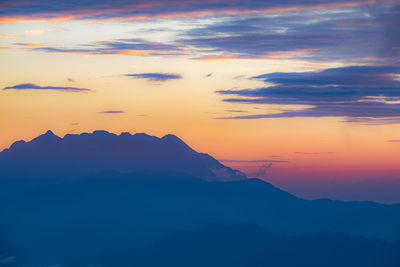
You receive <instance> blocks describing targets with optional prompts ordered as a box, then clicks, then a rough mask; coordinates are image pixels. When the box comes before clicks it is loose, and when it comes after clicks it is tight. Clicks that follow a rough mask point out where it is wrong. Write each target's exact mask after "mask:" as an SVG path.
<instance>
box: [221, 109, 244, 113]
mask: <svg viewBox="0 0 400 267" xmlns="http://www.w3.org/2000/svg"><path fill="white" fill-rule="evenodd" d="M225 111H226V112H233V113H242V112H246V111H244V110H240V109H228V110H225Z"/></svg>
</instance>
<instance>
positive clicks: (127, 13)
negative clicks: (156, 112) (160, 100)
mask: <svg viewBox="0 0 400 267" xmlns="http://www.w3.org/2000/svg"><path fill="white" fill-rule="evenodd" d="M380 2H381V3H386V2H390V0H381V1H380ZM374 3H375V1H372V0H351V1H348V0H333V1H321V0H308V1H303V2H299V1H295V0H288V1H260V0H250V1H246V3H245V4H243V2H242V1H239V0H231V1H228V2H227V1H222V0H210V1H206V2H204V1H200V0H194V1H189V2H188V1H175V0H173V1H161V0H147V1H146V0H138V1H129V0H121V1H118V3H115V1H112V0H99V1H98V0H88V1H66V2H64V3H62V5H60V4H59V3H58V2H57V1H51V0H35V1H33V0H14V1H9V2H7V3H2V4H1V11H2V12H1V13H0V22H2V23H17V22H24V21H25V22H26V21H39V22H53V21H63V20H71V19H84V20H89V21H118V20H147V19H154V18H164V19H165V18H193V17H205V16H216V15H237V14H240V15H246V14H254V13H286V12H293V11H304V10H318V9H322V10H323V9H340V8H354V7H357V6H363V5H371V4H374Z"/></svg>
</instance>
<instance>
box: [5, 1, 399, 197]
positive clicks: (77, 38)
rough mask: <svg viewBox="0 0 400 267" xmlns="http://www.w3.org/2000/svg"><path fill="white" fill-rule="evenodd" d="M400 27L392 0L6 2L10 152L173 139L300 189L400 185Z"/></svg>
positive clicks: (321, 192) (319, 193) (317, 193)
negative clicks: (141, 136)
mask: <svg viewBox="0 0 400 267" xmlns="http://www.w3.org/2000/svg"><path fill="white" fill-rule="evenodd" d="M399 17H400V5H399V3H398V1H392V0H385V1H379V2H371V1H364V0H353V1H350V2H348V1H343V0H335V1H333V2H332V1H329V2H328V1H317V0H311V1H300V2H295V1H291V0H288V1H281V2H279V3H278V2H268V1H265V2H263V1H261V2H260V1H248V2H246V4H243V3H241V4H239V2H237V1H236V0H232V1H222V0H212V1H207V2H206V3H203V4H202V2H197V1H195V2H193V4H192V5H189V4H188V3H184V2H183V3H181V2H179V1H178V2H176V1H172V2H171V3H170V5H168V4H166V3H165V2H160V1H158V0H151V1H150V2H146V3H142V2H141V1H139V2H130V1H121V2H119V4H118V5H114V4H112V2H110V1H108V0H103V1H100V2H91V1H89V2H85V3H79V2H64V3H63V4H62V5H60V6H58V5H56V4H54V3H52V2H51V1H47V0H40V1H35V2H32V1H12V2H9V1H4V2H2V3H1V4H0V48H2V49H0V60H1V62H2V64H0V72H1V74H0V77H1V80H0V125H1V126H2V131H1V132H0V150H3V149H5V148H7V147H9V146H10V145H11V144H12V142H14V141H15V140H28V139H32V138H34V137H35V136H38V135H39V134H40V133H42V132H43V131H45V129H48V128H51V129H53V131H54V132H56V133H57V134H59V135H66V134H68V133H76V132H91V131H93V130H95V129H104V130H107V131H110V132H122V131H134V132H145V133H148V134H150V135H154V136H161V135H163V134H165V133H169V132H171V133H174V134H175V135H177V136H179V137H180V138H182V139H184V140H185V141H186V142H188V143H189V144H190V145H191V146H192V147H193V148H194V149H195V150H197V151H205V152H207V153H209V154H211V155H213V156H214V157H215V158H217V159H222V160H225V164H227V165H229V166H231V167H233V168H238V169H241V170H242V171H244V172H246V173H247V174H258V176H262V177H261V178H262V179H264V180H266V181H270V182H272V183H273V184H276V185H278V186H280V187H282V188H285V189H287V190H290V191H291V192H303V193H305V192H306V191H307V189H306V188H303V187H305V186H306V185H307V184H310V185H311V184H314V185H316V184H318V183H324V184H328V183H341V184H346V183H347V184H350V183H357V182H363V181H368V180H384V179H388V178H390V179H393V180H396V181H397V180H399V181H400V161H399V159H400V132H399V129H400V128H399V127H400V106H399V105H400V78H399V77H400V65H399V64H400V41H399V38H398V36H400V32H399V29H400V27H398V25H399V24H400V21H399ZM383 178H384V179H383ZM302 184H303V185H304V186H302ZM326 188H327V187H326ZM389 188H390V186H389ZM309 189H310V190H312V192H311V196H312V195H313V196H319V197H323V196H324V195H326V196H328V195H329V197H331V198H335V194H328V193H327V192H326V190H325V191H324V190H319V189H318V187H313V186H310V187H309ZM371 194H372V195H373V193H371ZM304 196H305V195H304ZM336 197H337V198H339V199H340V198H341V196H339V195H337V196H336Z"/></svg>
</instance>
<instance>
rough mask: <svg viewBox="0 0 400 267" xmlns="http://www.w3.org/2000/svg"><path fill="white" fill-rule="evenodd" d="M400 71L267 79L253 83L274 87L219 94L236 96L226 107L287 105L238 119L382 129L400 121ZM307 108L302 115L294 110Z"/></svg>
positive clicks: (368, 69)
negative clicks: (335, 120)
mask: <svg viewBox="0 0 400 267" xmlns="http://www.w3.org/2000/svg"><path fill="white" fill-rule="evenodd" d="M399 74H400V66H399V65H388V66H350V67H342V68H331V69H326V70H323V71H320V72H299V73H267V74H262V75H258V76H255V77H252V78H251V79H257V80H262V81H264V82H266V83H267V84H268V85H269V86H266V87H261V88H256V89H241V90H219V91H216V92H217V93H218V94H221V95H231V96H236V98H235V97H234V98H226V99H224V101H225V102H231V103H246V104H267V105H282V106H283V107H285V108H282V110H283V111H282V112H278V113H267V114H255V115H246V116H236V117H228V118H234V119H261V118H294V117H346V118H347V119H346V121H347V122H355V123H357V122H358V123H367V124H368V121H369V122H371V123H374V122H375V123H376V124H379V123H381V124H388V123H398V121H399V120H400V80H399V79H398V78H397V77H398V76H399ZM299 106H305V107H304V108H302V109H298V108H297V109H295V110H293V107H299Z"/></svg>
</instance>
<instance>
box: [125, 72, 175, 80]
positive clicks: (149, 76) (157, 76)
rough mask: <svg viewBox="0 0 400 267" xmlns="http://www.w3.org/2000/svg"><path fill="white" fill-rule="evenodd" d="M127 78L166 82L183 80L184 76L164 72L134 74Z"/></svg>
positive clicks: (128, 75)
mask: <svg viewBox="0 0 400 267" xmlns="http://www.w3.org/2000/svg"><path fill="white" fill-rule="evenodd" d="M125 76H127V77H130V78H135V79H145V80H148V81H152V82H165V81H169V80H180V79H182V76H181V75H180V74H176V73H162V72H149V73H134V74H125Z"/></svg>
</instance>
